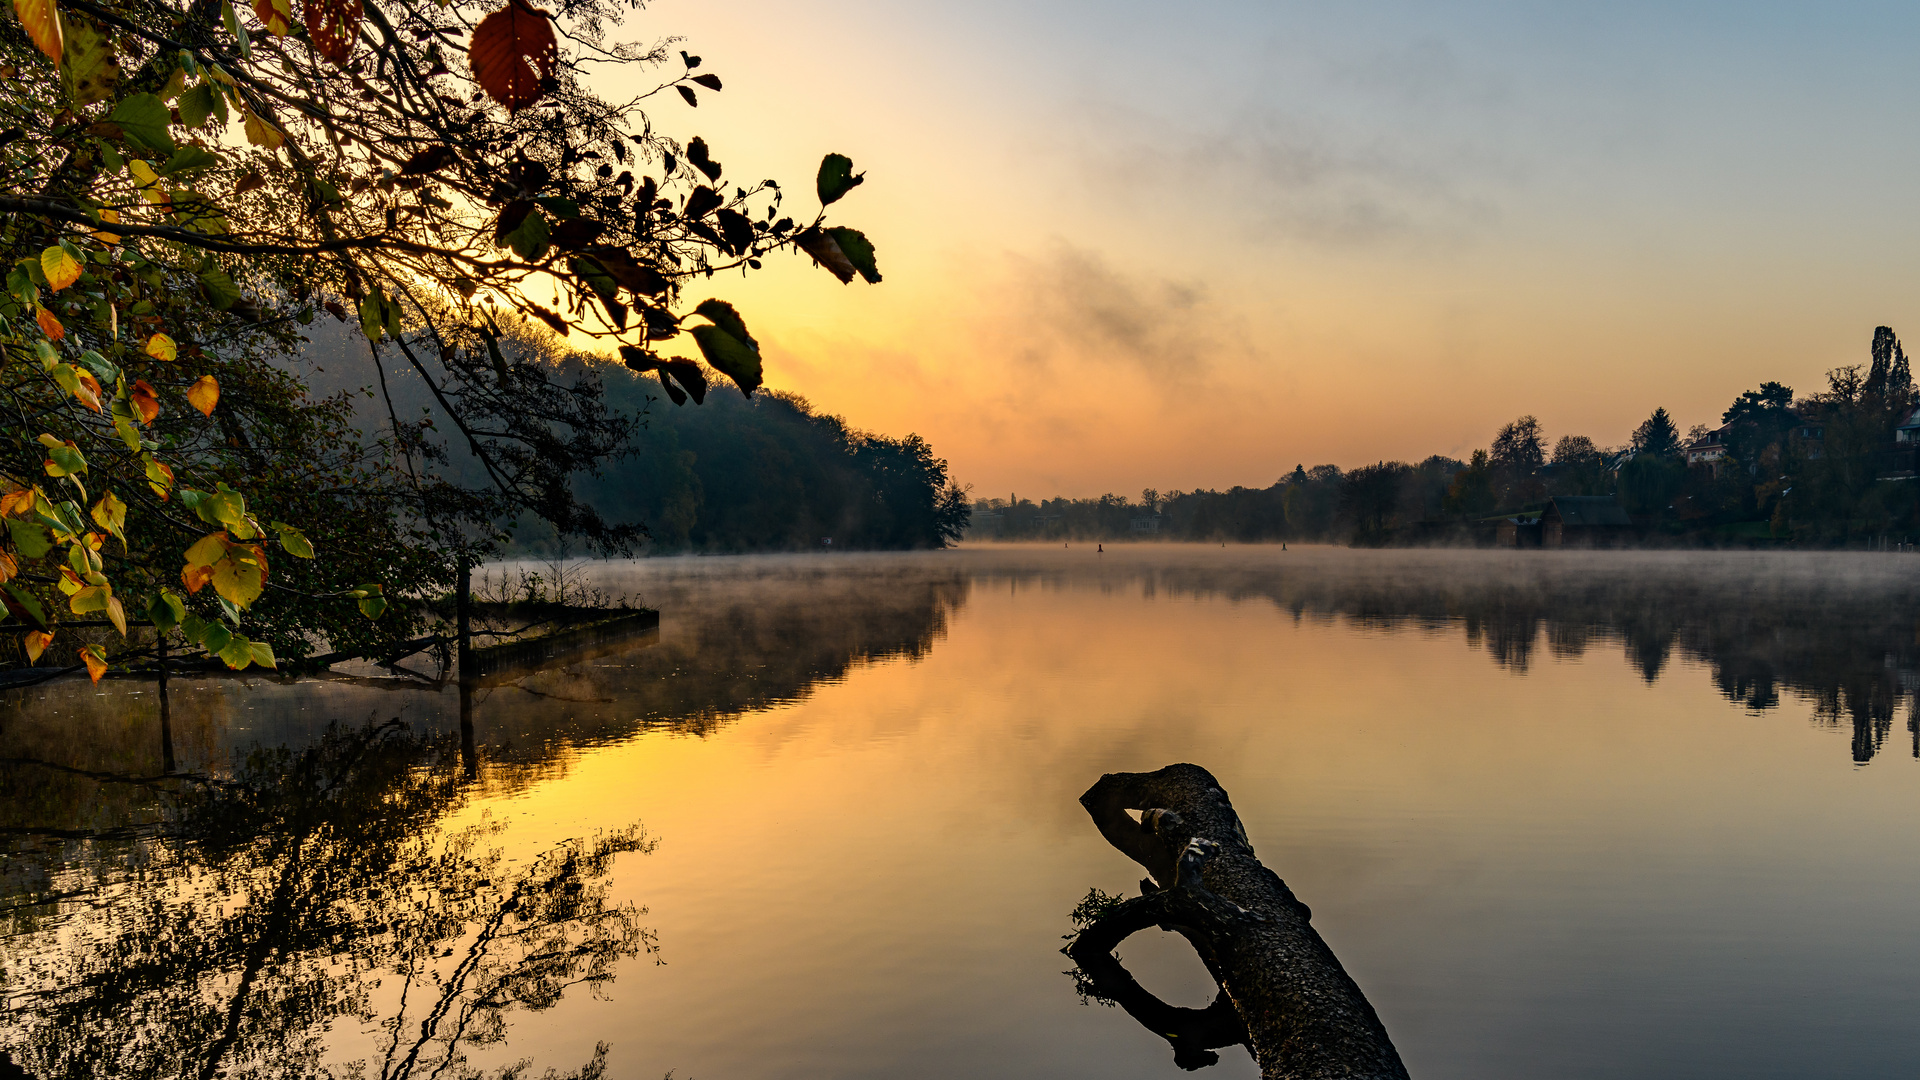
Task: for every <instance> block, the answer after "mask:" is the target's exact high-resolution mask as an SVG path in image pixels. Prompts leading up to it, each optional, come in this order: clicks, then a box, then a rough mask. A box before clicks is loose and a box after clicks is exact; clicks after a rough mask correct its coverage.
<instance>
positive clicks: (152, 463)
mask: <svg viewBox="0 0 1920 1080" xmlns="http://www.w3.org/2000/svg"><path fill="white" fill-rule="evenodd" d="M144 460H145V461H146V466H147V486H148V487H150V488H152V489H153V493H154V494H155V495H158V496H160V497H161V498H162V499H165V498H167V497H168V493H169V492H171V491H172V490H173V470H172V469H170V468H168V467H167V464H166V462H163V461H156V460H154V458H153V457H152V456H151V455H148V456H147V457H146V458H145V459H144Z"/></svg>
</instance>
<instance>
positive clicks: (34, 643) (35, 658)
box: [26, 630, 53, 664]
mask: <svg viewBox="0 0 1920 1080" xmlns="http://www.w3.org/2000/svg"><path fill="white" fill-rule="evenodd" d="M52 643H53V631H51V630H29V631H27V640H26V646H27V663H29V664H37V663H39V662H40V654H41V653H43V652H46V651H47V646H48V645H51V644H52Z"/></svg>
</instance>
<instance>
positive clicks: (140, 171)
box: [127, 158, 160, 187]
mask: <svg viewBox="0 0 1920 1080" xmlns="http://www.w3.org/2000/svg"><path fill="white" fill-rule="evenodd" d="M127 173H128V174H129V175H131V176H132V177H133V178H134V180H136V181H137V182H139V184H140V186H141V187H153V186H154V185H155V184H158V183H159V182H160V174H159V173H157V172H154V171H153V166H151V165H149V164H147V163H146V162H145V161H143V160H141V159H140V158H134V159H133V160H132V161H129V162H127Z"/></svg>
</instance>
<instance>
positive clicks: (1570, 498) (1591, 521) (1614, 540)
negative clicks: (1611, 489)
mask: <svg viewBox="0 0 1920 1080" xmlns="http://www.w3.org/2000/svg"><path fill="white" fill-rule="evenodd" d="M1632 538H1633V519H1632V518H1630V517H1628V516H1627V512H1626V511H1625V510H1623V509H1621V507H1620V504H1619V502H1617V501H1616V500H1615V499H1614V497H1613V496H1611V495H1555V496H1554V497H1553V498H1551V499H1548V500H1547V508H1546V509H1545V510H1542V511H1541V512H1540V545H1541V546H1542V547H1550V548H1587V547H1613V546H1615V545H1617V544H1622V543H1625V542H1626V541H1628V540H1630V539H1632Z"/></svg>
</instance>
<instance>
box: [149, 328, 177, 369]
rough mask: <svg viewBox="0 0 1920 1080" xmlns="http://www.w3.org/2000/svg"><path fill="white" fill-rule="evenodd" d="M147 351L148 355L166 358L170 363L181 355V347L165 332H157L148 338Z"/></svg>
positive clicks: (158, 358) (161, 358)
mask: <svg viewBox="0 0 1920 1080" xmlns="http://www.w3.org/2000/svg"><path fill="white" fill-rule="evenodd" d="M145 351H146V354H147V355H148V356H151V357H153V358H154V359H155V360H165V361H167V362H168V363H172V362H173V360H174V359H175V358H176V357H178V356H179V355H180V347H179V346H178V345H175V344H174V343H173V339H172V338H170V337H168V336H167V335H165V334H155V335H153V336H152V337H150V338H148V339H147V347H146V350H145Z"/></svg>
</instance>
